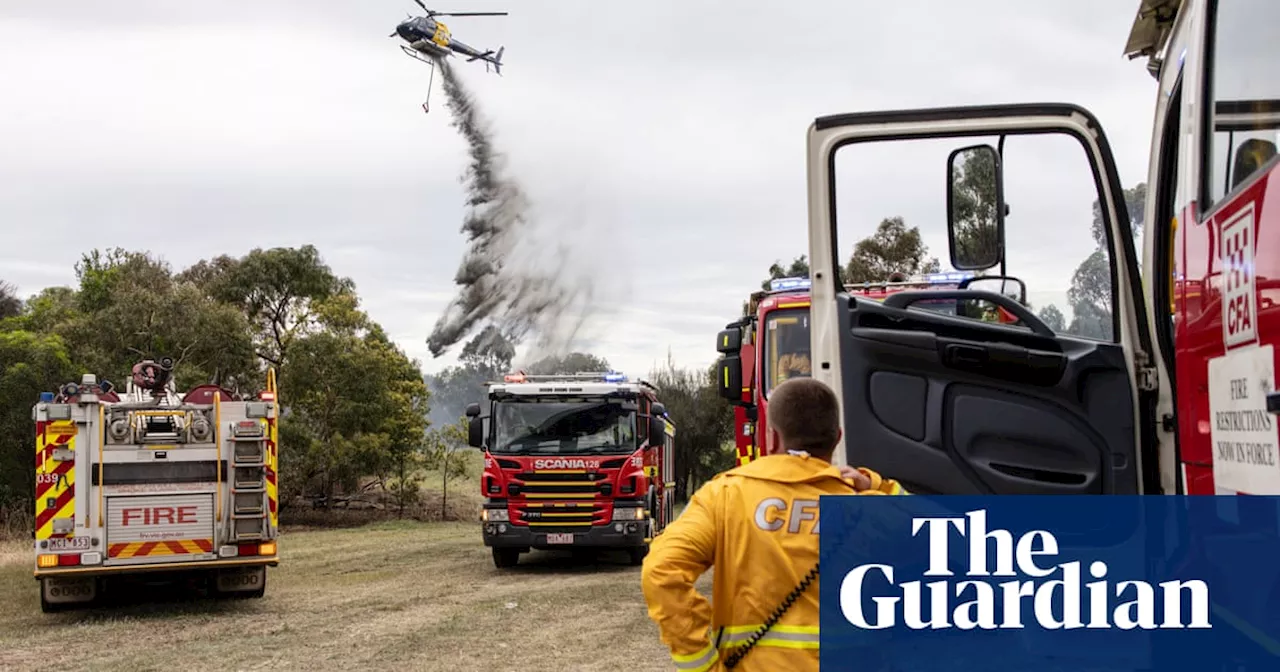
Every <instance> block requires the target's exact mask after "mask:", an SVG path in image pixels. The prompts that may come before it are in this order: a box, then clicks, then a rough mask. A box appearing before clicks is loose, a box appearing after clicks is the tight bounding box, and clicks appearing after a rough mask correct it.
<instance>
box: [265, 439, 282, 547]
mask: <svg viewBox="0 0 1280 672" xmlns="http://www.w3.org/2000/svg"><path fill="white" fill-rule="evenodd" d="M278 465H279V450H278V448H277V446H276V419H275V418H267V466H266V470H267V507H268V508H269V509H270V511H271V527H273V528H274V527H276V526H277V522H276V521H277V516H278V515H279V513H278V512H277V508H278V506H279V505H278V504H277V502H278V501H279V494H280V493H279V490H278V487H277V483H276V475H277V470H278Z"/></svg>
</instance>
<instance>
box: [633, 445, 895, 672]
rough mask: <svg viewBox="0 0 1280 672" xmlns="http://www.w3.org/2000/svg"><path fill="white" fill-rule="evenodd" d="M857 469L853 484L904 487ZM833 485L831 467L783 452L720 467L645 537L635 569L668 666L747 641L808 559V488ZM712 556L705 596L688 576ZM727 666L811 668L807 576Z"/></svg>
mask: <svg viewBox="0 0 1280 672" xmlns="http://www.w3.org/2000/svg"><path fill="white" fill-rule="evenodd" d="M859 471H861V472H862V473H863V474H865V475H866V476H867V477H868V478H870V479H871V485H872V489H871V490H868V491H865V492H862V493H858V494H866V495H905V494H909V493H907V492H906V491H905V490H904V489H903V488H902V486H901V485H899V484H898V482H897V481H894V480H891V479H886V478H881V477H880V475H879V474H876V473H875V472H873V471H870V470H867V469H859ZM836 494H853V490H852V488H851V486H850V485H849V482H848V481H846V480H844V479H843V478H841V477H840V472H839V470H838V469H837V468H836V467H834V466H832V465H831V464H829V463H827V462H824V461H822V460H820V459H817V458H812V457H808V456H798V455H790V454H784V455H769V456H765V457H761V458H759V459H757V460H754V461H752V462H750V463H748V464H745V465H743V466H741V467H737V468H735V469H731V470H729V471H726V472H724V473H722V474H719V475H717V476H716V477H715V478H713V479H712V480H711V481H710V482H708V483H706V484H705V485H703V486H702V487H701V488H699V489H698V491H697V492H695V493H694V495H693V497H691V498H690V500H689V505H688V506H687V507H686V508H685V510H684V512H683V513H681V514H680V517H679V518H677V519H676V520H675V521H673V522H672V523H671V524H670V525H669V526H668V527H667V529H666V530H665V531H664V532H663V533H662V534H660V535H658V537H657V538H656V539H654V540H653V544H652V546H651V547H650V550H649V555H648V556H647V557H646V558H645V561H644V568H643V570H642V573H641V584H642V587H643V590H644V597H645V601H646V602H647V603H648V607H649V617H650V618H652V619H653V621H654V622H655V623H657V625H658V630H659V633H660V635H661V637H662V642H663V643H664V644H666V645H667V647H668V648H669V649H670V650H671V658H672V661H673V662H674V663H675V667H676V669H677V670H681V671H682V672H686V671H691V672H705V671H707V670H718V669H721V666H720V665H719V662H720V661H721V660H722V659H723V658H724V657H725V656H727V655H729V654H730V652H731V651H733V650H734V649H735V648H737V647H741V646H744V645H746V644H747V642H748V641H749V640H750V639H751V637H752V635H753V634H754V633H755V632H756V631H757V630H759V629H760V628H761V627H762V626H763V625H764V623H765V621H766V620H767V619H768V618H769V616H770V615H771V614H772V613H773V612H774V610H776V609H777V608H778V607H780V606H781V605H782V601H783V600H784V599H786V597H787V594H788V593H789V592H790V591H791V590H792V589H794V588H796V587H797V586H798V585H799V583H800V582H801V580H802V579H803V578H804V576H805V574H806V573H808V572H809V570H811V569H812V568H813V566H814V564H815V563H816V562H817V561H818V534H817V532H818V497H819V496H821V495H836ZM712 566H714V567H715V578H714V583H713V588H712V599H711V601H710V602H708V601H707V599H706V598H705V597H703V596H702V595H701V594H699V593H698V591H697V590H696V589H694V585H693V584H694V581H696V580H697V579H698V577H699V576H701V575H702V574H703V573H704V572H706V571H707V570H708V569H710V568H711V567H712ZM717 639H718V640H719V643H718V646H717V644H716V642H717ZM735 669H737V670H742V671H743V672H755V671H763V670H799V671H806V670H814V671H816V670H817V669H818V582H817V581H814V582H813V583H812V584H811V585H810V586H809V587H808V589H807V590H806V591H805V592H804V593H803V594H802V595H801V596H800V598H799V599H798V600H796V601H795V603H794V604H792V605H791V608H790V609H789V610H787V612H786V614H785V615H784V616H783V617H782V618H781V620H779V621H778V622H777V623H776V624H774V626H773V627H772V628H770V629H769V631H768V632H767V633H766V634H765V635H764V637H763V638H761V639H760V641H758V642H756V645H755V647H754V648H753V649H752V650H751V652H750V653H748V654H747V655H746V657H745V658H743V660H742V663H741V664H740V665H739V666H738V667H737V668H735Z"/></svg>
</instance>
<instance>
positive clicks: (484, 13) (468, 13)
mask: <svg viewBox="0 0 1280 672" xmlns="http://www.w3.org/2000/svg"><path fill="white" fill-rule="evenodd" d="M435 16H507V13H506V12H435Z"/></svg>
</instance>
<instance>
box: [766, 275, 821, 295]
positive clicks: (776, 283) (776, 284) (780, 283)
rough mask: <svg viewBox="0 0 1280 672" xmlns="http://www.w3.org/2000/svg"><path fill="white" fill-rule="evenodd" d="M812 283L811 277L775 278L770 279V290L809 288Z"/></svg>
mask: <svg viewBox="0 0 1280 672" xmlns="http://www.w3.org/2000/svg"><path fill="white" fill-rule="evenodd" d="M811 286H812V283H811V282H810V281H809V278H774V279H772V280H770V281H769V291H771V292H781V291H786V290H794V289H809V288H810V287H811Z"/></svg>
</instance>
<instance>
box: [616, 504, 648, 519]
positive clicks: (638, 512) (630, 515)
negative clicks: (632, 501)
mask: <svg viewBox="0 0 1280 672" xmlns="http://www.w3.org/2000/svg"><path fill="white" fill-rule="evenodd" d="M613 519H614V520H644V509H642V508H640V507H638V506H636V507H628V508H623V507H614V509H613Z"/></svg>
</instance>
